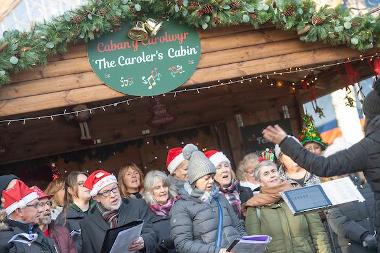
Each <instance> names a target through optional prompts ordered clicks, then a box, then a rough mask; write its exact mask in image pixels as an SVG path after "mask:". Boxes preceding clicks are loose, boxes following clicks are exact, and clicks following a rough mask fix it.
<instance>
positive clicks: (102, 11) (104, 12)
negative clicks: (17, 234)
mask: <svg viewBox="0 0 380 253" xmlns="http://www.w3.org/2000/svg"><path fill="white" fill-rule="evenodd" d="M107 12H108V11H107V9H106V8H100V9H99V10H98V11H97V13H98V15H99V16H102V17H103V16H105V15H106V14H107Z"/></svg>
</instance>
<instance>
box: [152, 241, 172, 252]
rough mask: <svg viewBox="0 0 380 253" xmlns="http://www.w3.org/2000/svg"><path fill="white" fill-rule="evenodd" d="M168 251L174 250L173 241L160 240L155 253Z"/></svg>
mask: <svg viewBox="0 0 380 253" xmlns="http://www.w3.org/2000/svg"><path fill="white" fill-rule="evenodd" d="M170 249H175V245H174V240H172V239H170V238H167V239H164V240H161V242H160V243H159V245H158V246H157V249H156V252H168V250H170Z"/></svg>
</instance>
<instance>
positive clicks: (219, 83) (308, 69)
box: [0, 53, 379, 126]
mask: <svg viewBox="0 0 380 253" xmlns="http://www.w3.org/2000/svg"><path fill="white" fill-rule="evenodd" d="M378 54H379V53H374V54H371V55H366V56H364V55H360V56H359V57H358V58H354V59H351V58H347V59H346V60H344V61H339V62H335V63H329V64H323V65H319V66H313V67H306V68H301V67H295V68H288V69H286V70H284V71H280V72H278V71H274V72H271V73H263V74H259V75H253V76H246V77H241V78H239V79H235V80H232V79H231V80H229V81H220V80H218V81H217V83H214V84H210V85H206V86H202V87H196V88H184V89H181V90H175V91H170V92H167V93H164V94H162V95H158V96H168V95H173V97H174V98H175V97H176V96H177V95H178V94H181V93H186V92H197V93H198V94H199V93H200V92H201V91H202V90H207V89H212V88H219V87H223V86H230V85H233V84H243V83H248V84H249V83H252V82H253V81H254V80H257V79H259V82H260V83H263V81H264V79H267V80H271V77H273V76H282V75H285V74H292V73H299V72H310V73H312V72H314V71H315V70H320V69H325V68H330V67H334V66H338V65H342V64H346V63H353V62H358V61H364V60H367V59H370V60H371V61H373V59H374V58H375V57H377V56H378ZM308 75H309V73H308V74H307V75H305V76H304V79H306V78H307V77H308ZM304 79H302V80H301V82H303V81H304ZM317 79H318V78H317V77H314V78H313V79H311V80H308V81H307V85H308V86H309V85H312V83H314V82H315V81H316V80H317ZM309 82H310V83H309ZM274 85H276V83H275V82H273V81H272V82H271V83H270V86H274ZM278 86H282V83H280V85H278ZM291 86H292V89H293V90H295V88H296V87H297V84H296V82H291ZM143 98H146V97H143V96H140V97H134V98H128V99H124V100H120V101H118V102H113V103H108V104H104V105H99V106H94V107H91V108H85V109H81V110H74V111H73V110H68V109H65V110H64V111H63V112H62V113H54V114H48V115H40V116H34V117H23V118H16V119H4V120H0V124H7V125H8V126H9V125H11V124H12V123H15V122H22V123H23V124H24V125H25V124H26V122H27V121H31V120H42V119H50V120H54V118H56V117H60V116H67V115H78V114H79V113H81V112H89V113H90V114H92V113H93V112H94V111H97V110H103V111H106V108H111V107H117V106H119V105H121V104H127V105H130V104H131V103H132V102H134V101H137V100H140V99H143Z"/></svg>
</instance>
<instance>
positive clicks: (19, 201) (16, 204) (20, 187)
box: [3, 180, 38, 215]
mask: <svg viewBox="0 0 380 253" xmlns="http://www.w3.org/2000/svg"><path fill="white" fill-rule="evenodd" d="M3 198H4V206H3V207H4V209H5V212H6V213H7V215H10V214H11V213H13V212H14V211H15V210H16V209H18V208H23V207H25V206H26V205H27V204H28V203H29V202H31V201H33V200H35V199H38V195H37V193H36V192H34V191H33V190H32V189H30V188H29V187H28V186H27V185H26V184H25V183H24V182H22V181H21V180H17V181H16V184H15V186H14V187H13V188H11V189H8V190H5V191H3Z"/></svg>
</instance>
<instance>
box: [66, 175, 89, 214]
mask: <svg viewBox="0 0 380 253" xmlns="http://www.w3.org/2000/svg"><path fill="white" fill-rule="evenodd" d="M79 175H85V176H87V177H88V174H87V173H85V172H82V171H72V172H70V174H69V175H67V177H66V180H65V208H68V207H69V206H70V204H72V203H73V196H72V195H71V194H70V192H69V188H71V189H72V190H73V193H74V194H75V195H76V196H75V197H77V195H78V176H79Z"/></svg>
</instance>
